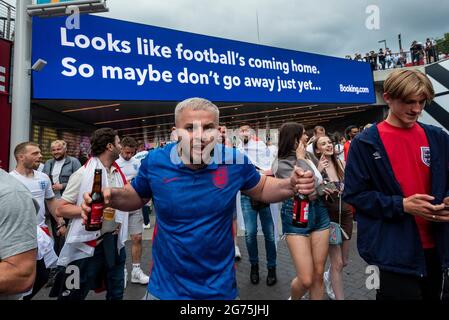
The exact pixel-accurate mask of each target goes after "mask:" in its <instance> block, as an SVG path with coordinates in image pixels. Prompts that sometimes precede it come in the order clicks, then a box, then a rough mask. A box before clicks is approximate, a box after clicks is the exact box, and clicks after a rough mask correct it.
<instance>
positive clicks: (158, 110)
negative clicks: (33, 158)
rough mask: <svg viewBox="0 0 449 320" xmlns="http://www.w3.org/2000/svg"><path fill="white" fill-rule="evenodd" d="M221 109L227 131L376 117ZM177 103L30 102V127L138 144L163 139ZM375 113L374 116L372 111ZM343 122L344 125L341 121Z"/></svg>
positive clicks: (327, 108)
mask: <svg viewBox="0 0 449 320" xmlns="http://www.w3.org/2000/svg"><path fill="white" fill-rule="evenodd" d="M216 104H217V106H218V107H219V109H220V124H221V125H226V126H227V127H228V128H230V129H235V128H237V127H238V126H239V125H240V124H241V123H242V122H245V123H248V124H250V125H251V126H252V127H253V128H261V129H276V128H279V127H280V126H281V125H282V123H284V122H288V121H295V122H299V123H302V124H304V125H305V126H306V127H313V126H315V125H318V124H320V125H323V126H325V127H326V125H329V124H333V125H335V123H336V122H339V123H343V122H347V120H348V119H357V118H360V116H361V114H362V113H364V112H367V111H371V113H373V112H374V113H376V111H379V109H380V108H379V106H376V105H335V104H326V105H317V104H272V103H270V104H268V103H267V104H264V103H216ZM175 106H176V102H154V101H148V102H147V101H61V100H35V101H33V113H32V114H33V121H37V122H41V123H42V122H44V123H45V122H47V124H48V125H51V124H52V123H53V125H56V126H64V127H71V128H78V129H81V128H80V127H82V129H84V130H94V129H95V128H100V127H111V128H114V129H116V130H118V131H119V134H120V136H125V135H128V136H132V137H135V138H136V139H139V140H146V141H151V140H154V139H155V138H160V139H167V138H168V137H169V135H170V132H171V128H172V127H173V126H174V109H175ZM376 109H377V110H376ZM344 120H346V121H344Z"/></svg>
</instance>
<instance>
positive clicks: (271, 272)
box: [267, 267, 277, 287]
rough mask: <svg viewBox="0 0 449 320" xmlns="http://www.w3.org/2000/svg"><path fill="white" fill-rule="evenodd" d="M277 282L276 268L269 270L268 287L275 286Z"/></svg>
mask: <svg viewBox="0 0 449 320" xmlns="http://www.w3.org/2000/svg"><path fill="white" fill-rule="evenodd" d="M276 282H277V278H276V267H272V268H268V275H267V286H270V287H271V286H274V285H275V284H276Z"/></svg>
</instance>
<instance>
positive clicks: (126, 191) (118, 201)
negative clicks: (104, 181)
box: [81, 183, 150, 219]
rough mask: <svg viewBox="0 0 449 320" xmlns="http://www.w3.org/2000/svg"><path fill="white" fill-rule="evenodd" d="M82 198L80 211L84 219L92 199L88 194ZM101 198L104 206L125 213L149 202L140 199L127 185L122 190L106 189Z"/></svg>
mask: <svg viewBox="0 0 449 320" xmlns="http://www.w3.org/2000/svg"><path fill="white" fill-rule="evenodd" d="M83 197H84V202H83V204H82V205H81V209H82V216H83V218H84V219H86V217H87V212H90V203H91V202H92V198H91V197H90V193H88V192H85V193H84V196H83ZM103 197H104V204H105V206H107V207H111V208H114V209H118V210H121V211H126V212H130V211H135V210H138V209H140V208H142V207H143V206H144V205H145V204H146V203H147V202H148V201H149V200H150V199H143V198H141V197H140V196H139V194H138V193H137V192H136V190H134V188H133V187H132V186H131V185H130V184H129V183H128V184H126V185H125V187H123V188H106V189H105V190H104V191H103Z"/></svg>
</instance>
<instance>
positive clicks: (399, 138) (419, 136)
mask: <svg viewBox="0 0 449 320" xmlns="http://www.w3.org/2000/svg"><path fill="white" fill-rule="evenodd" d="M377 128H378V130H379V134H380V138H381V140H382V143H383V145H384V146H385V150H386V151H387V155H388V159H389V160H390V163H391V166H392V168H393V172H394V175H395V177H396V180H397V181H398V182H399V184H400V186H401V188H402V192H403V193H404V197H406V198H407V197H409V196H412V195H414V194H429V195H430V193H431V181H430V148H429V142H428V140H427V136H426V133H425V132H424V129H423V128H422V127H421V126H420V125H419V124H417V123H415V125H414V126H413V127H411V128H406V129H404V128H398V127H395V126H392V125H391V124H389V123H387V122H386V121H383V122H381V123H380V124H379V125H378V126H377ZM415 221H416V224H417V226H418V230H419V235H420V237H421V243H422V245H423V248H424V249H431V248H434V247H435V239H434V236H433V233H432V225H431V222H429V221H427V220H425V219H423V218H421V217H417V216H415Z"/></svg>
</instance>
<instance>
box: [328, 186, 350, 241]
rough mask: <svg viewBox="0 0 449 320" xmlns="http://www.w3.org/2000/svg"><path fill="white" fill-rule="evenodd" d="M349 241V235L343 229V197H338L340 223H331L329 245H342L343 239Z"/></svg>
mask: <svg viewBox="0 0 449 320" xmlns="http://www.w3.org/2000/svg"><path fill="white" fill-rule="evenodd" d="M342 235H343V236H344V237H345V239H346V240H347V239H349V237H348V235H347V233H346V232H345V231H344V230H343V228H342V227H341V195H340V194H339V195H338V223H336V222H331V223H330V227H329V244H330V245H340V244H341V243H342V242H343V237H342Z"/></svg>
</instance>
